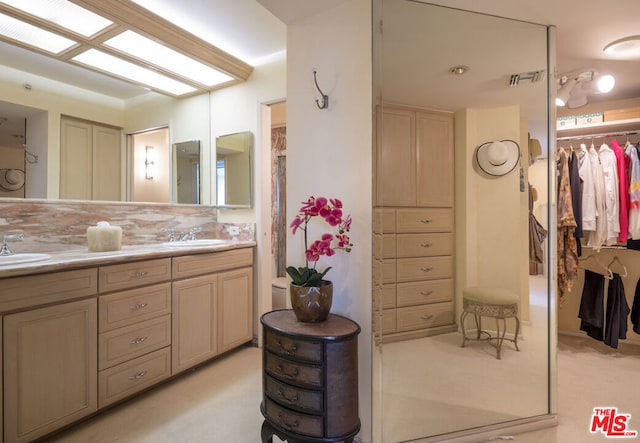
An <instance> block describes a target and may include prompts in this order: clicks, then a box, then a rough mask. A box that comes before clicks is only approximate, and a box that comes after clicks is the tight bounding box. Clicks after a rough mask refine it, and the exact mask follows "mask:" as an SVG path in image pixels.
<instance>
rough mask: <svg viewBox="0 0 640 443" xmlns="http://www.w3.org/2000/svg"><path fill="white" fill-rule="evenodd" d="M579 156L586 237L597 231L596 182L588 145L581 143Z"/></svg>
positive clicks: (583, 226) (583, 227) (583, 221)
mask: <svg viewBox="0 0 640 443" xmlns="http://www.w3.org/2000/svg"><path fill="white" fill-rule="evenodd" d="M577 155H578V161H579V165H580V167H579V170H578V172H579V173H580V180H582V230H583V233H584V236H585V237H586V235H587V232H588V231H595V230H596V214H597V212H596V182H595V177H594V174H593V168H592V167H591V160H590V158H589V151H588V150H587V145H585V144H584V143H581V144H580V151H579V152H578V154H577ZM574 215H575V214H574Z"/></svg>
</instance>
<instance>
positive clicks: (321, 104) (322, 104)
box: [313, 69, 329, 109]
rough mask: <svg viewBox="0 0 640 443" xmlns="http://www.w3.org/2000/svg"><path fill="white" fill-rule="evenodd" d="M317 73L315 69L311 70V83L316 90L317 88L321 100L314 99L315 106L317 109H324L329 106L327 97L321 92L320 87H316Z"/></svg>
mask: <svg viewBox="0 0 640 443" xmlns="http://www.w3.org/2000/svg"><path fill="white" fill-rule="evenodd" d="M317 72H318V71H316V70H315V69H314V70H313V81H314V83H315V84H316V88H318V92H320V95H321V96H322V98H316V105H317V106H318V108H319V109H326V108H327V107H328V106H329V96H328V95H327V94H325V93H324V92H322V90H321V89H320V86H318V78H317V76H316V74H317Z"/></svg>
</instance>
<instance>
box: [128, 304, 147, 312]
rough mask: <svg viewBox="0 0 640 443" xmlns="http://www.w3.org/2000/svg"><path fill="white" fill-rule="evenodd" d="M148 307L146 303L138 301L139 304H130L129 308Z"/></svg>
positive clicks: (134, 309) (135, 309) (132, 309)
mask: <svg viewBox="0 0 640 443" xmlns="http://www.w3.org/2000/svg"><path fill="white" fill-rule="evenodd" d="M146 307H147V304H146V303H138V304H137V305H133V306H129V309H130V310H131V311H137V310H139V309H142V308H146Z"/></svg>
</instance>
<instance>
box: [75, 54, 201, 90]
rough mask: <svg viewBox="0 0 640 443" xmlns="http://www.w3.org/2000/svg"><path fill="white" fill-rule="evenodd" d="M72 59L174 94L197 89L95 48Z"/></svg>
mask: <svg viewBox="0 0 640 443" xmlns="http://www.w3.org/2000/svg"><path fill="white" fill-rule="evenodd" d="M72 60H73V61H76V62H78V63H82V64H84V65H87V66H89V67H93V68H96V69H98V70H100V71H103V72H108V73H111V74H115V75H117V76H119V77H122V78H126V79H129V80H133V81H134V82H137V83H140V84H143V85H148V86H149V87H151V88H153V89H158V90H160V91H164V92H166V93H169V94H172V95H176V96H179V95H184V94H189V93H192V92H195V91H197V89H195V88H194V87H192V86H190V85H187V84H185V83H182V82H179V81H177V80H174V79H172V78H170V77H166V76H164V75H162V74H159V73H157V72H155V71H152V70H150V69H146V68H143V67H141V66H138V65H135V64H133V63H130V62H128V61H125V60H122V59H120V58H118V57H114V56H112V55H109V54H106V53H104V52H101V51H98V50H97V49H90V50H88V51H85V52H83V53H81V54H79V55H77V56H75V57H73V59H72Z"/></svg>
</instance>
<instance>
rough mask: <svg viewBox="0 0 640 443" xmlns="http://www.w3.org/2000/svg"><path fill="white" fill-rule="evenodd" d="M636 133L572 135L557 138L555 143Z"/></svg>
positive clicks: (633, 133) (634, 132)
mask: <svg viewBox="0 0 640 443" xmlns="http://www.w3.org/2000/svg"><path fill="white" fill-rule="evenodd" d="M638 133H639V132H638V131H625V132H600V133H598V134H585V135H572V136H567V137H558V138H556V140H557V141H559V142H561V141H566V140H589V139H594V138H604V137H621V136H625V135H626V136H628V135H637V134H638Z"/></svg>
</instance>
